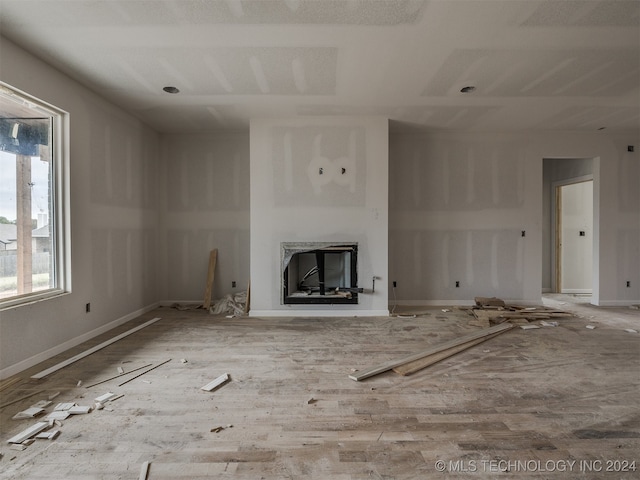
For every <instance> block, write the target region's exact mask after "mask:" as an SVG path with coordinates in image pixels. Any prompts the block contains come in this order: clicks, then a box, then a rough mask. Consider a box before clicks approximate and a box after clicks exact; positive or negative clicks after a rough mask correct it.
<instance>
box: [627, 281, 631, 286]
mask: <svg viewBox="0 0 640 480" xmlns="http://www.w3.org/2000/svg"><path fill="white" fill-rule="evenodd" d="M627 288H631V282H630V281H629V280H627Z"/></svg>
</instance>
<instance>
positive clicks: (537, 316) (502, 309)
mask: <svg viewBox="0 0 640 480" xmlns="http://www.w3.org/2000/svg"><path fill="white" fill-rule="evenodd" d="M475 302H476V304H475V305H474V306H473V307H472V308H470V309H467V312H468V313H469V314H470V315H473V316H474V319H472V320H470V321H469V325H472V326H478V327H482V328H488V327H489V326H490V325H497V324H500V323H502V322H506V321H509V322H511V323H514V324H518V325H526V324H527V323H528V322H529V321H536V320H549V319H552V318H566V317H573V314H572V313H568V312H564V311H562V310H556V309H553V308H548V307H544V306H538V307H525V306H522V305H507V304H506V303H505V301H504V300H502V299H500V298H496V297H491V298H486V297H476V298H475ZM554 323H555V324H556V325H552V324H554ZM543 325H545V324H543ZM545 326H557V322H549V323H547V324H546V325H545Z"/></svg>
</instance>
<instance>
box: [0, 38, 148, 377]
mask: <svg viewBox="0 0 640 480" xmlns="http://www.w3.org/2000/svg"><path fill="white" fill-rule="evenodd" d="M0 78H2V80H3V81H4V82H6V83H7V84H9V85H11V86H13V87H15V88H17V89H19V90H22V91H25V92H28V93H29V94H31V95H33V96H35V97H37V98H39V99H41V100H43V101H45V102H48V103H50V104H52V105H55V106H56V107H58V108H60V109H62V110H65V111H66V112H68V113H69V118H70V143H69V154H70V168H71V175H70V182H69V189H70V192H69V193H70V212H71V251H72V252H71V268H72V279H71V280H72V289H71V293H70V294H68V295H63V296H60V297H56V298H54V299H50V300H46V301H40V302H35V303H31V304H28V305H23V306H20V307H17V308H11V309H7V310H4V311H0V377H5V376H7V375H10V374H12V373H16V372H18V371H20V370H22V369H24V368H27V367H29V366H31V365H34V364H35V363H37V362H39V361H41V360H45V359H47V358H49V357H50V356H52V355H54V354H56V353H59V352H61V351H64V350H65V349H66V348H69V347H71V346H73V345H75V344H77V343H79V342H80V341H83V340H86V339H88V338H91V337H93V336H95V335H96V334H98V333H101V332H103V331H106V330H108V329H109V328H112V327H113V326H115V325H117V324H119V323H122V322H124V321H126V320H128V319H129V318H133V317H134V316H136V315H137V314H139V313H141V312H143V311H145V310H146V309H148V308H150V307H152V306H153V305H155V304H156V303H157V301H158V299H159V286H160V281H159V275H158V274H159V271H158V258H159V240H160V239H159V232H160V230H159V227H158V225H159V211H160V210H159V206H158V198H159V188H158V179H159V177H158V173H157V172H158V162H159V158H158V156H159V136H158V135H157V134H156V133H155V132H153V131H151V130H150V129H148V128H147V127H145V126H144V125H143V124H141V123H140V122H139V121H138V120H136V119H135V118H133V117H132V116H131V115H129V114H127V113H125V112H123V111H122V110H120V109H118V108H115V107H114V106H113V105H111V104H109V103H107V102H105V101H104V100H102V99H101V98H100V97H99V96H98V95H96V94H95V93H92V92H91V91H89V90H87V89H86V88H84V87H83V86H82V85H80V84H79V83H77V82H75V81H74V80H72V79H70V78H69V77H67V76H65V75H63V74H61V73H60V72H58V71H57V70H54V69H53V68H51V67H49V66H48V65H46V64H45V63H43V62H42V61H40V60H38V59H36V58H34V57H33V56H31V55H29V54H27V53H26V52H24V51H23V50H22V49H20V48H19V47H17V46H16V45H14V44H13V43H11V42H9V41H8V40H6V39H4V38H2V37H0ZM89 302H90V303H91V312H90V313H85V304H86V303H89Z"/></svg>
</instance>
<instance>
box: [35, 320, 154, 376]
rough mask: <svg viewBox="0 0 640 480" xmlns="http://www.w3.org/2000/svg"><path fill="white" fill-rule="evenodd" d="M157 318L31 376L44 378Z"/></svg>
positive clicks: (151, 321) (140, 328) (152, 321)
mask: <svg viewBox="0 0 640 480" xmlns="http://www.w3.org/2000/svg"><path fill="white" fill-rule="evenodd" d="M158 320H160V319H159V318H154V319H152V320H149V321H148V322H145V323H143V324H142V325H138V326H137V327H134V328H132V329H131V330H127V331H126V332H124V333H121V334H120V335H116V336H115V337H113V338H112V339H110V340H107V341H106V342H102V343H101V344H100V345H96V346H95V347H92V348H90V349H89V350H85V351H84V352H82V353H79V354H78V355H76V356H74V357H71V358H69V359H67V360H65V361H63V362H60V363H58V364H57V365H54V366H53V367H51V368H48V369H46V370H43V371H42V372H40V373H36V374H35V375H32V376H31V378H33V379H36V380H38V379H41V378H44V377H46V376H47V375H50V374H51V373H53V372H56V371H58V370H60V369H61V368H64V367H66V366H67V365H71V364H72V363H74V362H77V361H78V360H80V359H81V358H84V357H86V356H89V355H91V354H92V353H95V352H97V351H98V350H101V349H103V348H104V347H106V346H108V345H111V344H112V343H115V342H117V341H118V340H120V339H122V338H124V337H126V336H128V335H131V334H132V333H134V332H137V331H138V330H142V329H143V328H145V327H146V326H148V325H151V324H152V323H155V322H157V321H158ZM78 386H80V385H78Z"/></svg>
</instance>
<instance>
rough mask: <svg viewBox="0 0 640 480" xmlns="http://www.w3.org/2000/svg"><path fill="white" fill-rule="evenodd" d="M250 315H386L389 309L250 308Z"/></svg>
mask: <svg viewBox="0 0 640 480" xmlns="http://www.w3.org/2000/svg"><path fill="white" fill-rule="evenodd" d="M249 316H250V317H388V316H389V310H250V311H249Z"/></svg>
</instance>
